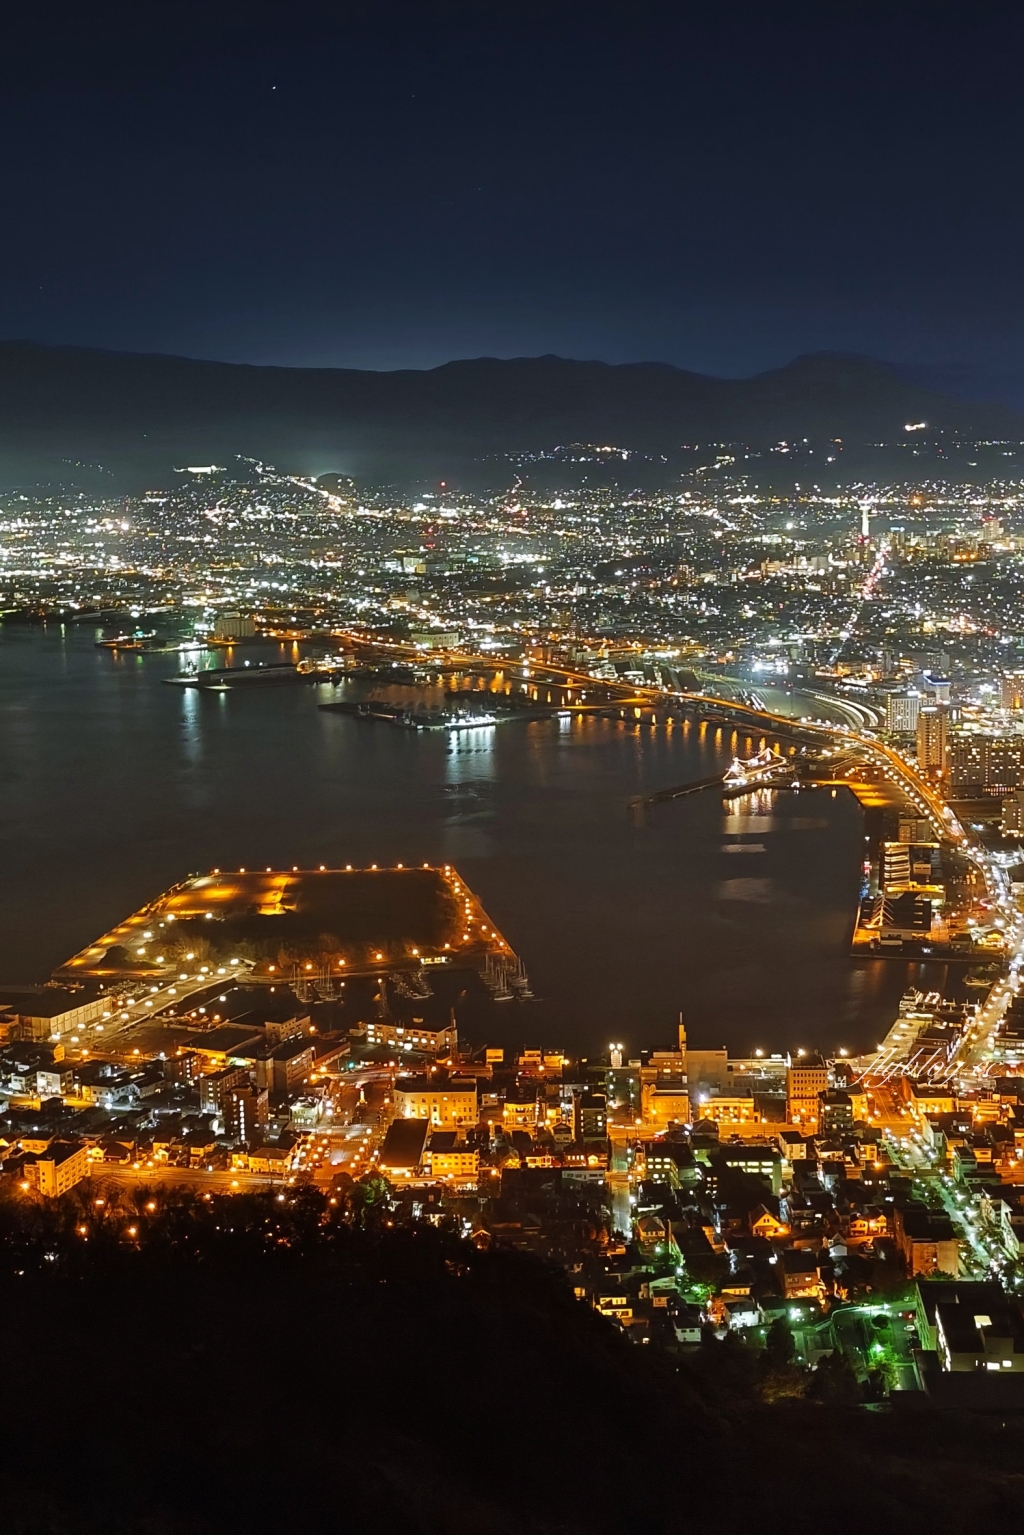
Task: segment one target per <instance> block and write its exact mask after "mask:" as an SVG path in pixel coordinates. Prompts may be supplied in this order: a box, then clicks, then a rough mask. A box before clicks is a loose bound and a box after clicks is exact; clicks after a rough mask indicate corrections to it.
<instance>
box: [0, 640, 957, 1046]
mask: <svg viewBox="0 0 1024 1535" xmlns="http://www.w3.org/2000/svg"><path fill="white" fill-rule="evenodd" d="M93 638H94V636H93V633H92V632H91V631H85V632H83V631H82V630H79V629H75V628H69V629H67V630H66V631H64V632H63V633H61V632H60V631H59V630H53V629H47V630H45V631H41V630H38V629H8V630H6V631H4V632H3V634H2V636H0V784H2V786H3V791H4V792H3V794H2V795H0V837H2V839H3V851H4V869H5V878H4V882H3V887H2V895H0V900H2V902H3V922H2V925H0V980H33V979H40V978H42V977H43V976H44V975H45V974H47V973H48V972H49V970H50V969H52V968H53V966H54V965H55V964H57V963H59V962H60V960H62V959H63V958H65V957H66V956H67V955H68V954H71V953H73V952H74V951H75V950H77V949H78V948H80V947H81V946H82V945H83V944H84V943H86V942H87V941H88V940H89V939H91V938H93V937H94V936H95V935H96V934H97V933H98V932H101V931H103V930H104V929H105V928H107V927H109V926H110V925H111V924H112V923H113V922H114V921H116V920H117V919H118V918H120V917H122V916H124V915H125V914H126V913H127V912H128V911H130V910H133V909H135V908H136V907H137V906H139V905H140V904H141V903H142V902H143V901H144V900H146V899H147V898H148V897H150V896H152V895H153V894H155V893H156V892H157V891H158V890H160V889H163V888H165V887H166V886H167V885H169V884H171V883H172V882H173V881H175V880H177V879H180V878H181V877H182V876H183V875H184V874H186V873H188V872H190V871H192V870H197V869H203V868H209V867H212V866H213V865H219V866H220V867H231V866H232V865H234V866H236V867H237V866H240V865H264V864H273V865H283V866H286V867H291V865H293V864H299V865H300V866H302V865H316V864H320V863H327V864H333V865H339V864H341V865H343V864H345V863H354V864H369V863H373V862H377V863H397V862H404V863H407V864H409V863H420V862H424V861H430V862H445V861H450V862H452V863H455V864H457V865H458V867H459V868H460V870H461V872H462V873H463V875H464V876H465V877H466V879H467V880H468V881H469V883H470V885H471V886H472V887H473V888H474V889H475V890H476V891H477V892H478V893H479V894H480V896H481V898H482V900H483V901H484V904H485V906H486V907H487V908H488V910H489V911H490V913H491V915H492V917H493V918H494V920H495V922H496V923H497V924H498V926H499V927H500V928H501V929H502V930H503V931H504V933H505V935H506V937H507V938H508V939H509V941H510V942H511V943H512V945H513V947H514V948H515V949H516V950H517V951H518V952H520V953H521V954H522V955H523V957H524V959H525V960H526V963H527V966H528V969H529V972H530V976H531V981H532V984H533V989H534V991H535V993H536V994H537V996H538V998H540V999H542V1000H540V1001H538V1002H537V1003H536V1004H533V1005H529V1006H523V1007H520V1006H518V1005H513V1004H508V1005H507V1006H506V1007H504V1008H500V1009H495V1010H494V1011H495V1024H494V1029H495V1037H496V1039H497V1041H498V1042H499V1043H509V1044H511V1043H516V1042H520V1041H523V1040H526V1041H530V1042H534V1043H536V1042H540V1041H542V1040H543V1041H544V1042H547V1043H552V1044H554V1043H558V1044H562V1045H564V1046H566V1047H567V1048H570V1049H572V1048H578V1049H581V1050H586V1049H591V1050H592V1049H594V1048H596V1047H598V1046H601V1045H603V1044H604V1043H605V1042H606V1041H607V1039H608V1038H609V1037H615V1036H620V1035H621V1036H622V1038H623V1039H624V1041H625V1042H626V1043H627V1048H628V1049H630V1050H633V1051H635V1050H637V1049H639V1048H640V1047H641V1045H643V1044H649V1043H654V1042H657V1041H658V1040H659V1039H665V1040H668V1039H669V1038H670V1036H671V1034H672V1030H673V1028H674V1020H675V1015H676V1013H677V1012H678V1011H679V1009H682V1010H683V1011H684V1013H685V1014H686V1017H687V1022H688V1025H689V1028H690V1033H691V1037H692V1039H693V1040H694V1042H695V1043H697V1044H707V1045H715V1044H719V1043H728V1044H730V1045H731V1046H732V1047H733V1048H734V1049H736V1050H747V1049H750V1048H753V1047H754V1046H758V1045H759V1046H761V1047H762V1048H766V1049H780V1048H786V1047H788V1046H790V1045H797V1044H802V1045H810V1044H821V1045H822V1046H824V1047H827V1048H833V1047H834V1046H835V1045H838V1044H845V1045H846V1046H847V1047H848V1048H857V1047H861V1046H864V1045H867V1044H874V1043H875V1039H876V1036H877V1037H881V1033H883V1032H884V1030H885V1028H886V1027H887V1026H888V1023H889V1022H890V1021H891V1019H892V1017H893V1016H894V1014H895V1011H896V1005H897V1003H898V1000H899V997H900V995H901V993H902V991H903V989H904V988H905V986H906V985H907V978H908V975H909V974H910V973H911V967H907V966H904V965H901V964H898V963H893V962H884V961H876V962H873V963H868V964H862V963H861V962H858V964H857V965H854V964H852V963H851V962H850V961H849V959H848V954H847V950H848V943H849V936H850V930H851V927H852V921H853V912H854V903H855V900H856V894H857V887H858V879H859V868H858V864H859V858H860V852H861V847H862V838H863V825H862V819H861V814H860V811H859V809H858V807H857V806H856V805H855V803H854V802H853V801H852V800H851V799H850V797H849V796H848V795H846V794H840V795H838V796H837V797H835V798H832V797H831V795H829V794H826V793H821V794H809V793H803V794H800V795H795V794H788V793H783V794H779V795H777V796H772V795H771V794H770V793H767V792H765V791H759V792H756V793H753V794H751V795H748V796H745V797H744V798H743V799H742V800H733V801H729V802H725V803H723V802H722V801H721V799H720V798H719V797H718V796H717V795H715V794H713V793H708V794H702V795H697V796H693V797H690V798H686V799H681V800H677V801H673V802H670V803H668V804H664V805H660V806H657V807H655V808H654V809H652V810H649V811H648V812H647V814H646V815H645V816H644V817H643V819H642V821H641V822H639V823H638V822H637V821H636V820H635V819H634V818H631V817H630V816H629V815H627V813H626V802H627V800H628V799H629V798H630V796H632V795H635V794H638V793H641V792H646V791H649V790H651V789H654V788H659V787H664V786H667V785H671V784H675V783H682V782H685V781H688V780H690V779H694V778H702V777H706V776H709V775H710V774H711V773H712V772H714V771H716V770H718V769H719V768H724V766H725V765H726V764H727V762H728V760H729V759H730V758H731V757H732V755H733V754H734V753H736V752H741V753H742V754H744V755H745V754H747V753H748V751H749V749H750V748H751V747H752V746H753V747H756V745H757V744H758V741H759V740H760V737H756V736H755V737H748V736H742V735H741V736H737V735H736V734H735V732H730V731H729V730H723V729H722V728H721V727H714V728H710V727H708V726H706V725H693V724H690V723H688V722H684V723H682V724H679V723H677V724H675V725H673V726H671V727H665V726H661V727H652V726H651V725H650V724H649V723H648V722H647V721H646V720H645V721H644V722H643V723H639V724H638V723H637V722H636V721H635V720H634V719H633V718H632V717H630V718H629V719H627V720H620V719H618V718H612V719H604V718H597V717H593V716H585V717H577V718H574V719H572V720H571V721H565V720H561V719H557V718H555V719H551V720H544V721H537V722H532V723H526V722H514V723H507V724H501V725H499V726H496V727H494V728H491V729H488V730H480V731H476V730H474V731H467V732H462V733H460V734H458V735H456V736H454V737H449V736H448V735H447V733H446V732H443V731H431V732H426V733H416V732H413V731H407V730H399V729H395V728H393V727H391V726H389V725H387V724H383V723H381V724H369V723H365V722H358V721H355V720H353V719H351V718H349V717H346V716H343V715H341V714H338V713H330V712H324V711H320V710H318V709H317V707H316V705H317V702H318V700H323V699H324V698H331V697H337V696H338V694H337V693H336V692H332V691H331V690H329V689H325V688H323V687H322V686H308V687H287V686H284V687H276V686H267V687H252V688H248V689H239V690H236V691H233V692H230V693H210V694H208V693H198V692H195V691H194V690H191V689H186V690H179V689H177V688H174V687H169V686H166V685H164V684H163V683H162V682H161V681H160V678H161V677H162V676H166V675H170V674H172V673H173V672H174V671H175V670H177V667H178V658H177V657H176V656H147V657H144V658H140V657H139V656H131V655H122V656H119V657H112V656H111V655H110V654H109V653H107V652H103V651H97V650H96V649H95V648H94V645H93ZM241 650H242V647H239V651H241ZM234 659H235V662H236V664H237V663H238V660H239V656H238V655H236V656H235V658H234ZM409 691H410V690H408V689H406V690H405V692H406V693H408V692H409ZM744 839H747V840H746V841H745V840H744ZM748 859H749V862H748V861H747V860H748ZM919 969H920V967H913V970H914V972H915V973H916V972H917V971H918V970H919ZM935 974H936V967H932V968H931V970H929V971H928V972H927V975H928V976H929V984H935V980H934V979H933V978H932V977H934V975H935Z"/></svg>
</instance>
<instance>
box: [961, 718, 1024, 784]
mask: <svg viewBox="0 0 1024 1535" xmlns="http://www.w3.org/2000/svg"><path fill="white" fill-rule="evenodd" d="M946 764H947V768H948V772H949V786H950V789H951V790H952V792H953V793H955V794H960V795H963V796H965V797H967V796H970V795H972V794H993V795H995V794H999V795H1002V794H1008V793H1009V791H1010V790H1011V789H1016V788H1018V787H1019V786H1020V784H1021V782H1022V781H1024V736H1000V735H980V734H975V733H973V732H970V731H965V730H954V731H952V732H951V733H950V735H949V737H948V739H947V743H946Z"/></svg>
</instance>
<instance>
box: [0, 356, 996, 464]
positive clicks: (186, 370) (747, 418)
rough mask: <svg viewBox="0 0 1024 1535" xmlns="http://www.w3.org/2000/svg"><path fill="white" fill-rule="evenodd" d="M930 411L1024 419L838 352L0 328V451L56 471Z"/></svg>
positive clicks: (888, 417) (964, 420) (860, 427)
mask: <svg viewBox="0 0 1024 1535" xmlns="http://www.w3.org/2000/svg"><path fill="white" fill-rule="evenodd" d="M922 421H923V422H926V423H927V424H928V430H929V432H930V433H932V434H933V436H934V434H936V433H950V434H954V435H955V434H960V435H963V436H964V437H967V438H971V439H994V438H998V439H1004V438H1012V439H1015V440H1019V439H1020V438H1021V437H1022V436H1024V418H1022V417H1020V416H1019V415H1016V414H1015V413H1014V412H1013V411H1011V410H1009V409H1007V408H1006V407H1005V406H1002V405H998V404H991V403H980V402H978V401H965V400H961V399H953V398H951V397H949V396H947V395H943V394H939V393H936V392H935V391H934V390H931V389H928V388H924V387H922V386H921V385H919V384H917V383H915V382H912V381H909V380H908V379H907V378H906V377H904V376H901V375H900V374H899V373H898V372H897V371H895V370H893V369H891V368H890V367H888V366H887V365H885V364H884V363H880V362H876V361H873V360H872V359H870V358H867V357H860V356H855V355H847V354H835V353H824V352H822V353H815V354H813V355H810V356H805V357H798V358H796V359H795V360H794V361H793V362H791V363H789V364H787V365H786V366H785V367H783V368H777V369H773V370H771V371H770V372H767V373H761V374H758V375H756V376H755V377H753V378H746V379H722V378H712V377H708V376H705V375H702V374H698V373H689V372H686V371H684V370H682V369H679V368H674V367H670V366H668V365H667V364H663V363H635V364H624V365H619V366H610V365H609V364H607V363H602V362H586V361H583V362H581V361H572V360H568V359H565V358H561V357H550V356H549V357H522V358H513V359H508V360H500V359H496V358H487V357H484V358H476V359H471V360H466V361H459V362H451V363H447V364H445V365H444V366H443V367H439V368H433V369H430V370H427V371H412V370H404V371H397V372H365V371H357V370H353V369H331V368H318V369H313V368H306V369H302V368H268V367H251V366H243V365H240V364H231V363H219V362H204V361H198V360H194V359H189V358H183V357H166V356H158V355H141V354H132V353H121V352H107V351H97V350H89V349H83V348H74V347H46V346H40V345H36V344H35V343H32V342H25V341H8V342H3V343H0V423H2V424H0V455H3V456H5V457H7V458H9V459H10V461H11V462H12V463H22V464H24V465H25V466H26V467H30V466H31V465H32V464H41V463H43V462H44V461H45V462H46V463H49V464H50V466H51V468H53V467H54V466H56V465H57V464H58V463H63V464H64V465H65V472H67V468H68V466H69V465H70V466H73V465H74V464H76V463H78V464H92V465H95V464H97V463H102V464H104V465H105V466H109V467H116V466H118V465H122V464H132V465H136V466H139V467H145V466H147V465H151V466H152V467H153V468H154V470H155V469H157V468H164V467H165V466H167V465H169V464H170V463H171V462H175V461H176V462H183V461H184V462H188V463H193V464H195V463H203V462H206V461H209V460H211V459H213V460H218V461H220V460H224V459H225V458H226V457H228V456H229V455H231V454H246V455H251V456H254V457H257V458H261V459H264V460H272V461H276V462H278V463H279V465H283V466H285V467H288V468H302V467H303V466H304V465H305V466H310V465H313V466H314V467H315V465H319V467H320V468H321V469H326V468H342V469H343V468H346V467H347V466H348V464H349V463H350V461H351V456H352V455H376V456H378V457H380V456H384V457H385V458H386V457H387V456H388V455H399V456H402V457H405V458H408V456H409V455H420V456H422V457H424V458H426V459H430V458H431V457H432V456H436V455H445V454H449V455H454V456H459V455H462V456H470V457H471V456H479V455H486V454H491V453H498V454H505V453H516V452H539V451H548V450H551V449H553V448H555V447H556V446H558V445H565V444H572V443H589V444H600V445H617V446H619V447H625V448H628V449H630V450H634V451H639V452H644V453H657V454H675V453H677V452H678V451H679V450H680V449H681V448H682V447H683V446H684V445H691V446H692V445H695V444H703V445H705V446H706V445H707V444H708V443H745V444H748V445H750V444H753V445H757V446H768V445H770V444H773V443H776V442H778V441H779V440H782V439H785V440H788V441H802V440H803V439H804V438H807V439H808V440H809V441H812V442H814V443H817V444H821V445H824V444H827V443H829V442H831V441H832V439H835V438H841V439H842V440H843V442H844V443H847V444H850V445H851V446H853V445H857V444H867V443H874V442H876V441H886V442H902V441H904V440H905V431H906V427H907V424H908V423H918V422H922Z"/></svg>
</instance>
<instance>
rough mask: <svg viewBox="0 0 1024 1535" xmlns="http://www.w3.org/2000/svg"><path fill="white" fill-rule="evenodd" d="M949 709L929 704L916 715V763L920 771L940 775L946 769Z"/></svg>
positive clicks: (933, 775) (934, 775)
mask: <svg viewBox="0 0 1024 1535" xmlns="http://www.w3.org/2000/svg"><path fill="white" fill-rule="evenodd" d="M948 737H949V710H948V709H946V708H944V707H942V706H939V705H937V704H929V705H928V706H927V707H925V708H923V709H922V710H921V712H920V713H919V714H918V716H917V765H918V767H919V768H920V770H921V772H922V773H928V774H931V776H932V777H941V775H942V774H943V773H944V772H945V771H946V743H947V740H948Z"/></svg>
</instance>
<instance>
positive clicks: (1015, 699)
mask: <svg viewBox="0 0 1024 1535" xmlns="http://www.w3.org/2000/svg"><path fill="white" fill-rule="evenodd" d="M999 703H1000V706H1001V707H1002V708H1003V709H1024V677H1000V679H999Z"/></svg>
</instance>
